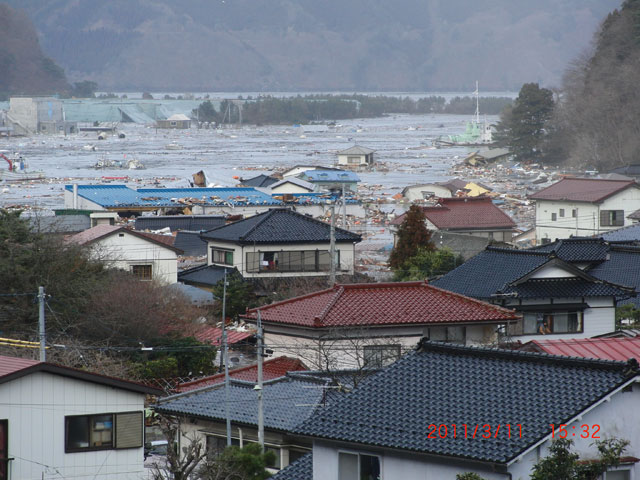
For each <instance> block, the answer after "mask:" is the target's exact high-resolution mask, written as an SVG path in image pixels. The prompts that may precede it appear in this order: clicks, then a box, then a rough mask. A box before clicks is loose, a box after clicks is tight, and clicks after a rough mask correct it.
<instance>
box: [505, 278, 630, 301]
mask: <svg viewBox="0 0 640 480" xmlns="http://www.w3.org/2000/svg"><path fill="white" fill-rule="evenodd" d="M499 293H504V294H516V296H517V298H550V297H551V298H553V297H556V298H570V297H613V296H617V297H620V298H621V297H625V296H628V295H629V292H627V291H625V290H622V289H620V288H618V287H616V286H614V285H611V284H610V283H606V282H601V281H596V282H591V281H588V280H585V279H582V278H541V279H531V280H528V281H526V282H523V283H521V284H519V285H510V286H507V287H506V288H504V289H503V290H502V291H501V292H499Z"/></svg>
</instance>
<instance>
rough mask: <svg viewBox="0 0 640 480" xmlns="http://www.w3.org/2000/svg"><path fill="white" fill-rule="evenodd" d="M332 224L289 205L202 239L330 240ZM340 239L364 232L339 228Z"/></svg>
mask: <svg viewBox="0 0 640 480" xmlns="http://www.w3.org/2000/svg"><path fill="white" fill-rule="evenodd" d="M330 229H331V226H330V225H329V224H327V223H324V222H321V221H319V220H315V219H314V218H311V217H308V216H306V215H301V214H299V213H296V212H294V211H292V210H289V209H286V208H275V209H271V210H268V211H266V212H264V213H260V214H258V215H254V216H253V217H249V218H246V219H244V220H240V221H238V222H234V223H231V224H229V225H225V226H223V227H219V228H215V229H213V230H209V231H207V232H205V233H203V234H202V238H205V239H208V240H219V241H223V242H233V243H237V244H268V243H284V244H287V243H319V242H327V243H328V242H329V237H330ZM335 237H336V242H359V241H360V240H362V238H361V237H360V235H356V234H355V233H351V232H349V231H348V230H343V229H341V228H336V234H335Z"/></svg>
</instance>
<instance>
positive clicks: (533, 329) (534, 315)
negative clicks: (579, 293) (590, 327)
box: [523, 311, 583, 335]
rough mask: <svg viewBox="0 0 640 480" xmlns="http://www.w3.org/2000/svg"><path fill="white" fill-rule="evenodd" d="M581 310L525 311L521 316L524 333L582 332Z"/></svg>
mask: <svg viewBox="0 0 640 480" xmlns="http://www.w3.org/2000/svg"><path fill="white" fill-rule="evenodd" d="M582 319H583V314H582V312H577V311H574V312H553V313H541V312H527V313H525V314H524V317H523V322H524V323H523V333H524V334H540V335H547V334H550V333H576V332H582Z"/></svg>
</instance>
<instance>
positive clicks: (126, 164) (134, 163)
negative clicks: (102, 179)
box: [93, 157, 147, 170]
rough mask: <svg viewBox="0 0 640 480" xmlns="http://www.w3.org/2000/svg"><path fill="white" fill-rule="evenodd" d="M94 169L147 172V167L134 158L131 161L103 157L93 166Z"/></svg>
mask: <svg viewBox="0 0 640 480" xmlns="http://www.w3.org/2000/svg"><path fill="white" fill-rule="evenodd" d="M93 168H95V169H96V170H101V169H105V168H108V169H113V168H118V169H128V170H145V169H146V168H147V167H145V166H144V164H143V163H142V162H141V161H140V160H136V159H135V158H132V159H129V160H109V159H108V158H106V157H103V158H101V159H100V160H98V161H97V162H96V163H95V164H94V165H93Z"/></svg>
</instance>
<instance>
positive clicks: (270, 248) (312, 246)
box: [207, 241, 355, 278]
mask: <svg viewBox="0 0 640 480" xmlns="http://www.w3.org/2000/svg"><path fill="white" fill-rule="evenodd" d="M216 247H219V248H221V249H223V250H233V265H226V266H228V267H230V268H233V267H236V268H237V269H238V271H239V272H240V273H241V274H242V276H243V277H245V278H253V277H255V278H266V277H318V276H328V275H329V272H328V271H326V272H322V271H320V272H260V273H256V272H247V270H246V261H247V253H249V252H255V253H258V252H280V251H283V250H284V251H296V252H297V251H301V250H329V243H305V244H295V243H292V244H289V245H251V246H246V245H245V246H242V245H236V244H233V243H223V242H214V241H209V244H208V247H207V248H208V249H207V262H208V264H209V265H212V264H213V259H212V258H211V249H212V248H216ZM336 251H339V252H340V266H339V268H336V273H337V274H338V275H340V274H349V275H353V273H354V267H355V244H353V243H342V242H340V243H336ZM216 265H221V266H225V265H223V264H216Z"/></svg>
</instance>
